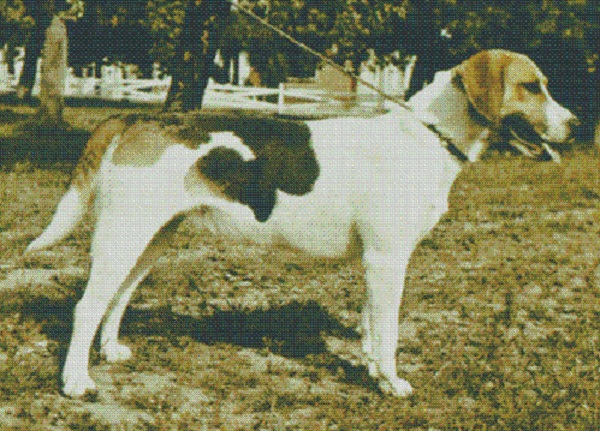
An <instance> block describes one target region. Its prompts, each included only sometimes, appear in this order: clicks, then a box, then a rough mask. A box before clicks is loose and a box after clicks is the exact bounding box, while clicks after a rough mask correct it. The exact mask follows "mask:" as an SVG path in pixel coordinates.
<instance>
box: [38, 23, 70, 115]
mask: <svg viewBox="0 0 600 431" xmlns="http://www.w3.org/2000/svg"><path fill="white" fill-rule="evenodd" d="M66 81H67V28H66V26H65V24H64V23H63V22H62V20H61V19H60V18H59V17H57V16H54V18H53V19H52V23H51V24H50V26H49V27H48V29H47V30H46V38H45V42H44V49H43V51H42V67H41V80H40V109H39V111H38V117H39V122H40V123H41V124H43V125H45V126H50V127H62V126H63V119H62V113H63V109H64V106H65V102H64V93H65V87H66V83H67V82H66Z"/></svg>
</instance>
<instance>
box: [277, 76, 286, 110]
mask: <svg viewBox="0 0 600 431" xmlns="http://www.w3.org/2000/svg"><path fill="white" fill-rule="evenodd" d="M284 108H285V84H284V83H283V82H281V83H280V84H279V93H277V115H281V114H283V110H284Z"/></svg>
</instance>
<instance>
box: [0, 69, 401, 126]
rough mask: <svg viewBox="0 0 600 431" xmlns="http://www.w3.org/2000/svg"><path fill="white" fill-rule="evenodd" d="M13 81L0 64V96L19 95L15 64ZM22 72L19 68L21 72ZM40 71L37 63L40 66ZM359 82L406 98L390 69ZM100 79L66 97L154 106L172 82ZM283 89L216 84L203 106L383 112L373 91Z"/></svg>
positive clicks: (111, 74) (85, 80) (74, 85)
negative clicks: (14, 92)
mask: <svg viewBox="0 0 600 431" xmlns="http://www.w3.org/2000/svg"><path fill="white" fill-rule="evenodd" d="M15 66H16V67H15V72H16V73H15V75H14V76H13V75H11V74H9V73H8V67H7V65H6V64H4V63H0V92H4V93H7V92H12V91H15V90H16V86H17V83H18V78H17V77H18V72H19V71H20V67H22V64H18V63H17V64H15ZM19 66H20V67H19ZM38 67H39V63H38ZM361 72H362V73H361V77H363V78H364V79H366V80H367V81H369V82H371V83H373V84H374V85H378V86H381V87H382V88H383V89H384V90H385V91H386V92H388V93H390V94H393V95H399V96H401V95H402V94H403V93H404V88H405V85H404V80H403V73H402V72H403V71H399V70H398V69H397V68H393V67H391V68H390V67H388V68H385V69H383V70H380V71H372V70H368V69H366V68H363V70H362V71H361ZM127 75H130V74H127ZM101 76H102V77H101V78H95V77H93V76H92V77H90V76H84V77H77V76H75V75H74V73H73V71H72V70H70V73H69V74H68V75H67V84H66V88H65V96H67V97H71V98H81V99H99V100H108V101H128V102H132V103H155V104H161V103H163V102H164V101H165V99H166V96H167V92H168V90H169V87H170V85H171V77H169V76H163V77H159V74H158V73H156V74H154V76H155V77H154V78H153V79H138V78H135V77H130V76H124V72H123V68H121V67H119V66H116V65H105V66H102V68H101ZM290 87H292V88H286V85H285V84H282V85H280V86H279V88H275V89H273V88H262V87H261V88H256V87H242V86H236V85H232V84H224V85H222V84H216V83H215V82H213V81H212V80H211V81H210V82H209V85H208V87H207V89H206V92H205V96H204V102H203V104H204V106H207V107H221V108H235V109H255V110H263V111H268V112H278V113H280V114H290V115H305V116H306V115H308V116H313V115H324V114H327V113H340V112H341V113H354V112H357V113H364V112H365V111H369V110H378V109H380V108H381V104H382V100H381V98H380V97H378V96H377V95H376V94H374V93H373V92H372V91H371V90H368V89H366V88H365V87H363V86H361V85H360V84H359V85H358V87H357V91H356V92H352V93H350V92H349V93H335V92H331V91H327V90H323V89H318V88H316V86H315V85H308V86H307V88H298V87H297V86H290ZM38 93H39V73H38V74H37V81H36V83H35V85H34V88H33V95H36V94H38Z"/></svg>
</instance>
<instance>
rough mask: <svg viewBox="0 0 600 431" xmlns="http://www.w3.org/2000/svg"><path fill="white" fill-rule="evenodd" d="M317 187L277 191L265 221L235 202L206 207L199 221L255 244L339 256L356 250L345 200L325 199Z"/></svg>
mask: <svg viewBox="0 0 600 431" xmlns="http://www.w3.org/2000/svg"><path fill="white" fill-rule="evenodd" d="M323 199H324V196H323V195H322V192H321V193H319V191H318V190H316V191H313V192H312V193H310V194H308V195H305V196H292V195H288V194H286V193H284V192H278V194H277V204H276V206H275V208H274V210H273V213H272V214H271V217H270V218H269V219H268V220H267V221H266V222H258V221H257V220H256V218H255V216H254V213H253V212H252V211H251V210H250V209H249V208H248V207H246V206H244V205H241V204H239V203H232V202H225V201H224V202H222V204H220V205H212V206H209V207H207V211H205V212H204V215H203V220H204V222H205V225H206V226H207V227H208V228H209V229H210V230H212V231H214V233H215V234H217V235H220V236H226V237H229V238H232V239H240V238H244V239H249V240H251V241H254V242H256V243H259V244H276V245H284V246H287V247H290V248H293V249H297V250H299V251H302V252H305V253H307V254H310V255H313V256H318V257H326V258H343V257H347V256H349V255H355V254H357V253H359V252H360V247H359V244H358V241H357V238H358V237H357V234H356V230H355V229H354V220H353V219H352V216H351V214H352V213H351V208H350V206H349V205H348V202H347V201H345V200H341V199H339V197H338V199H329V200H327V203H328V204H327V205H324V204H323Z"/></svg>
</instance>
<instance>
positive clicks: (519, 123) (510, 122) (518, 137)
mask: <svg viewBox="0 0 600 431" xmlns="http://www.w3.org/2000/svg"><path fill="white" fill-rule="evenodd" d="M502 125H503V132H504V133H503V134H504V135H505V137H506V138H507V140H508V142H509V143H510V145H512V146H513V147H514V148H516V149H517V150H519V151H520V152H521V153H522V154H524V155H525V156H527V157H531V158H532V159H537V160H552V161H554V162H556V163H560V160H561V158H560V152H559V151H558V150H557V147H558V146H560V143H557V142H552V141H551V140H550V139H548V137H546V136H545V134H544V133H539V132H538V131H536V129H535V127H534V126H532V125H531V124H530V123H529V122H528V121H527V120H526V119H525V118H524V117H523V116H521V115H509V116H507V117H505V118H504V119H503V121H502Z"/></svg>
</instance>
